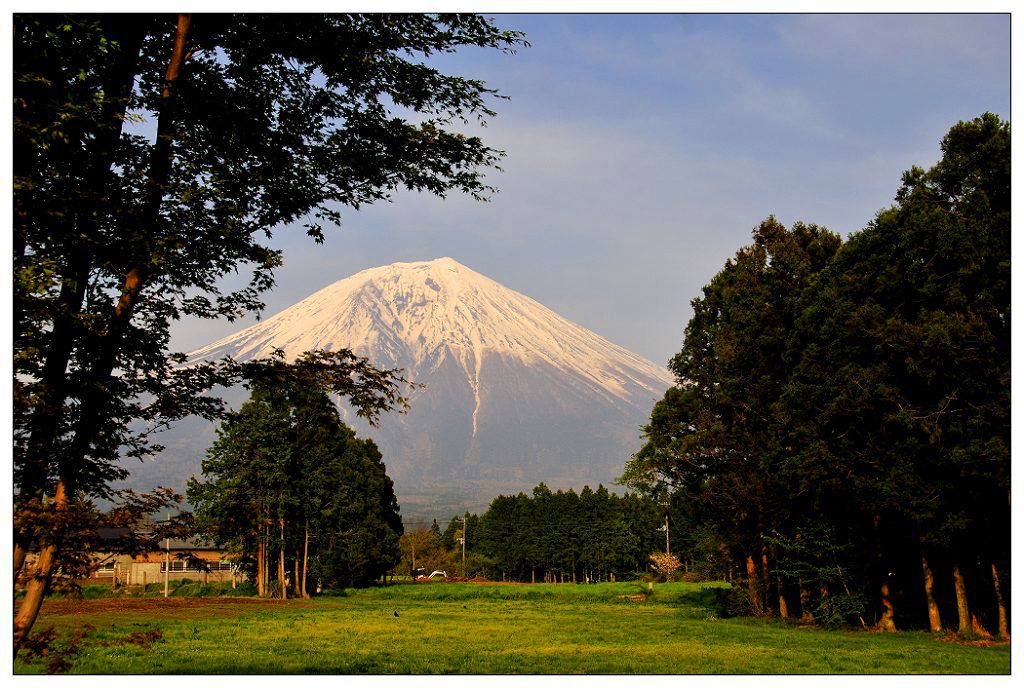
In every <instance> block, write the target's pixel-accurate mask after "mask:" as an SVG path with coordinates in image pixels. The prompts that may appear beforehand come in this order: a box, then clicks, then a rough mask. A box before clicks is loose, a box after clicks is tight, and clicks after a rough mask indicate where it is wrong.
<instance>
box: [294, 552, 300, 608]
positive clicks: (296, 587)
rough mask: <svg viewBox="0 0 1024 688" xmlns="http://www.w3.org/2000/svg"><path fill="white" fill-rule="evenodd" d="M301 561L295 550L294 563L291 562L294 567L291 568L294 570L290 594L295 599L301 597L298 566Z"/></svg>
mask: <svg viewBox="0 0 1024 688" xmlns="http://www.w3.org/2000/svg"><path fill="white" fill-rule="evenodd" d="M301 559H302V556H301V555H300V554H299V552H298V550H296V551H295V561H294V562H293V564H294V566H293V567H292V568H293V569H294V571H292V579H293V580H292V594H294V595H295V596H296V597H302V583H301V580H300V576H299V564H300V560H301Z"/></svg>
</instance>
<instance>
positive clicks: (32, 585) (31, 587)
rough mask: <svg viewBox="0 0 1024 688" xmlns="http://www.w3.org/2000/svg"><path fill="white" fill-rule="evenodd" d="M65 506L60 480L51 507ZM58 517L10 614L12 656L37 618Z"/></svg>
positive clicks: (61, 509) (49, 570)
mask: <svg viewBox="0 0 1024 688" xmlns="http://www.w3.org/2000/svg"><path fill="white" fill-rule="evenodd" d="M67 506H68V494H67V491H66V488H65V485H64V481H60V482H58V483H57V489H56V492H55V494H54V499H53V508H54V511H55V512H56V513H57V514H62V513H63V512H64V511H65V510H66V509H67ZM59 519H60V516H58V523H57V524H55V528H54V530H55V531H56V532H55V533H54V536H53V539H51V540H50V541H49V542H48V543H47V544H46V546H44V547H43V549H42V551H41V552H40V553H39V559H38V560H37V561H36V564H35V567H34V570H33V572H32V575H31V576H30V577H29V579H28V582H27V583H26V584H25V598H24V599H23V600H22V601H21V606H20V607H18V611H17V613H16V614H15V615H14V654H15V655H17V653H18V648H20V647H21V644H22V642H24V640H25V638H27V637H28V634H29V633H30V632H31V631H32V626H33V624H35V622H36V619H37V618H38V617H39V609H40V607H42V606H43V598H44V597H45V596H46V590H47V588H49V586H50V579H51V578H52V577H53V571H54V568H55V566H56V564H57V555H58V552H59V548H58V543H59V538H60V533H61V531H62V530H63V528H62V526H61V524H60V523H59Z"/></svg>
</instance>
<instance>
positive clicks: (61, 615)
mask: <svg viewBox="0 0 1024 688" xmlns="http://www.w3.org/2000/svg"><path fill="white" fill-rule="evenodd" d="M713 587H714V585H713V584H696V583H672V584H655V586H654V591H653V593H651V594H650V595H647V594H646V585H644V584H640V583H610V584H598V585H558V586H554V585H539V584H538V585H503V584H473V583H423V584H415V585H397V586H392V587H387V588H375V589H369V590H358V591H352V590H350V591H348V593H347V594H346V595H344V596H337V597H321V598H318V599H314V600H289V601H274V600H258V599H254V598H216V597H202V598H200V597H172V598H170V599H167V600H164V599H163V598H151V597H145V598H124V597H122V598H107V599H86V600H80V601H76V600H51V601H48V602H47V603H46V604H45V605H44V606H43V611H42V615H41V617H40V619H39V621H38V623H37V624H36V629H37V630H43V629H46V628H48V627H51V626H52V627H53V628H54V629H55V630H56V631H57V637H58V639H60V638H68V637H70V636H71V634H72V633H73V632H74V631H75V630H76V629H82V628H86V629H87V633H86V635H85V638H84V639H83V640H82V641H81V642H80V643H79V644H78V645H77V646H76V649H77V653H76V654H74V655H71V656H69V660H70V662H71V664H70V668H69V669H68V670H69V671H71V672H73V673H76V672H77V673H150V672H153V673H174V672H184V673H204V672H210V673H219V672H226V673H290V672H303V673H307V672H308V673H317V672H322V673H384V674H387V673H481V674H486V673H652V674H662V673H972V674H973V673H1008V672H1009V668H1010V649H1009V646H1008V645H1005V644H987V645H978V644H976V645H971V644H963V643H958V642H953V641H951V640H949V639H940V638H938V637H935V636H933V635H932V634H930V633H926V632H903V633H897V634H881V633H872V632H866V631H862V630H822V629H814V628H800V627H796V626H794V625H792V624H789V623H786V622H783V621H779V620H774V621H772V620H763V619H720V618H717V617H716V616H715V613H714V611H713V610H714V607H715V605H714V599H715V591H714V589H713ZM87 625H88V626H87ZM61 646H62V645H61V641H60V640H58V642H57V644H56V647H57V648H58V649H59V648H60V647H61ZM64 667H65V668H66V667H67V665H64ZM15 670H16V671H17V672H18V673H35V672H42V671H45V658H42V659H40V658H36V659H35V660H34V661H32V662H31V663H25V662H24V661H23V660H19V661H18V662H17V663H16V666H15Z"/></svg>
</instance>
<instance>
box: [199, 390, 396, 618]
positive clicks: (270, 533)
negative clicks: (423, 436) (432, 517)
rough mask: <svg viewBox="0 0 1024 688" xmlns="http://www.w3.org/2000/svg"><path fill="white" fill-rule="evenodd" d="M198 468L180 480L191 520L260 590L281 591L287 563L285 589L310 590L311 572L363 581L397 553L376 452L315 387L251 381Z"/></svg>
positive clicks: (390, 498)
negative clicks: (230, 554) (198, 475)
mask: <svg viewBox="0 0 1024 688" xmlns="http://www.w3.org/2000/svg"><path fill="white" fill-rule="evenodd" d="M202 468H203V477H204V479H203V480H197V479H195V478H193V479H192V480H191V481H190V482H189V485H188V499H189V501H190V502H191V503H192V504H193V505H194V506H195V510H196V511H195V516H196V524H197V527H198V529H199V531H200V532H201V533H202V534H203V535H205V536H207V537H209V538H210V539H212V540H213V541H214V542H215V543H217V544H218V545H220V546H224V547H227V548H228V549H229V550H231V551H232V552H234V553H235V554H236V555H237V556H238V558H239V561H240V562H241V563H242V565H243V566H244V567H245V568H247V569H248V570H249V572H250V574H251V577H252V578H253V580H254V581H255V584H256V589H257V592H258V594H259V595H261V596H263V595H269V594H272V593H276V594H277V595H279V596H280V597H281V598H285V597H287V596H288V578H289V575H288V574H289V572H290V574H291V588H292V594H293V595H294V596H297V597H309V592H310V590H309V588H310V580H311V579H312V580H315V581H316V582H317V584H318V586H322V587H344V586H348V585H360V584H365V583H368V582H370V581H372V580H374V579H376V578H377V577H378V576H380V575H381V574H382V573H384V572H385V571H387V570H388V569H389V568H391V567H392V566H394V564H395V563H396V562H397V560H398V540H399V536H400V535H401V534H402V523H401V519H400V517H399V513H398V502H397V500H396V498H395V493H394V488H393V484H392V481H391V479H390V478H389V477H388V476H387V474H386V473H385V468H384V464H383V462H382V460H381V454H380V452H379V451H378V450H377V447H376V445H375V444H374V443H373V442H372V441H371V440H367V439H360V438H358V437H356V436H355V434H354V433H353V432H352V430H351V429H350V428H348V427H347V426H346V425H345V424H344V423H343V422H342V421H341V418H340V417H339V415H338V409H337V407H336V405H335V404H334V403H333V402H332V401H331V399H330V398H329V397H328V395H327V394H325V393H324V392H323V391H321V390H317V389H315V388H310V387H308V386H282V385H274V386H273V387H271V386H269V385H259V384H257V385H254V387H253V393H252V397H251V399H250V400H249V401H248V402H246V403H245V404H243V405H242V407H241V408H240V409H239V410H238V411H237V412H236V413H233V414H231V415H230V416H229V417H228V418H227V419H226V420H225V422H224V423H223V424H222V425H221V427H220V429H219V430H218V437H217V440H216V441H215V442H214V444H213V445H212V446H211V447H210V449H209V450H208V452H207V458H206V459H205V460H204V461H203V465H202ZM275 569H276V572H275V571H274V570H275ZM275 576H276V581H273V578H274V577H275ZM275 588H276V589H275Z"/></svg>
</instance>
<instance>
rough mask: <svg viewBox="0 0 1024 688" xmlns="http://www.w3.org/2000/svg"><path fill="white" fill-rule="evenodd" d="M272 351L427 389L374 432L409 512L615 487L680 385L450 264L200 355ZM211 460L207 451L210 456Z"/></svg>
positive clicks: (382, 278) (323, 300)
mask: <svg viewBox="0 0 1024 688" xmlns="http://www.w3.org/2000/svg"><path fill="white" fill-rule="evenodd" d="M275 348H278V349H282V350H283V351H284V352H285V355H286V356H287V357H289V358H291V357H294V356H297V355H299V354H301V353H302V352H304V351H307V350H310V349H328V350H337V349H342V348H348V349H352V350H353V351H354V352H355V353H357V354H359V355H362V356H366V357H367V358H369V359H370V361H371V362H372V363H373V364H375V365H377V366H378V367H385V368H402V369H404V370H405V375H406V377H407V378H408V379H410V380H412V381H414V382H419V383H423V384H424V385H425V387H424V388H421V389H416V390H413V391H412V392H411V394H410V401H411V405H412V406H411V409H410V411H409V412H408V413H407V414H404V415H398V414H389V415H386V416H385V417H384V418H383V419H382V422H381V427H380V428H377V429H372V428H368V427H366V426H365V425H363V424H362V423H361V422H360V421H358V419H355V418H354V415H353V414H347V418H346V420H348V421H349V422H350V423H351V424H352V425H354V426H356V428H357V431H358V432H360V434H365V435H369V436H371V437H373V438H374V439H375V440H376V441H377V442H378V444H379V445H380V446H381V450H382V452H383V454H384V458H385V462H386V463H387V466H388V473H389V474H390V475H391V476H392V477H393V478H394V479H395V482H396V489H397V491H398V494H399V497H400V499H403V503H405V502H406V501H407V500H408V498H409V496H412V495H420V496H421V497H422V499H429V497H425V496H424V495H430V494H431V493H440V492H443V493H446V494H448V495H458V494H460V493H465V494H466V495H467V496H468V495H479V497H481V498H488V499H489V498H490V497H493V496H495V495H497V494H498V492H499V491H506V492H507V491H509V490H519V489H529V488H530V487H532V486H534V485H536V484H537V483H538V482H540V481H542V480H543V481H546V482H548V484H549V485H552V486H555V487H557V486H565V487H569V486H577V487H578V486H580V485H581V484H582V483H584V482H589V483H590V484H592V485H596V484H597V483H598V482H604V483H606V484H607V483H608V482H610V481H611V480H612V479H613V478H614V477H615V476H616V475H618V474H619V473H620V472H621V470H622V466H623V464H624V463H625V461H626V460H627V459H628V458H629V456H630V454H632V453H633V452H634V451H636V450H637V449H638V448H639V446H640V440H639V426H640V425H641V424H642V423H643V422H644V421H645V419H646V418H648V416H649V414H650V409H651V406H652V405H653V403H654V401H655V400H656V399H658V398H660V397H661V396H662V394H663V393H664V392H665V390H666V389H667V388H668V387H669V386H670V385H671V384H672V376H671V375H670V373H669V372H668V371H667V370H665V369H664V368H662V367H660V366H658V365H655V364H654V363H651V362H650V361H648V360H646V359H644V358H643V357H641V356H638V355H636V354H634V353H632V352H630V351H628V350H626V349H624V348H622V347H621V346H618V345H616V344H613V343H611V342H609V341H608V340H606V339H604V338H603V337H600V336H599V335H597V334H595V333H593V332H591V331H589V330H587V329H586V328H583V327H581V326H579V325H577V324H575V323H573V322H570V321H569V320H566V319H565V318H563V317H561V316H559V315H558V314H556V313H554V312H553V311H551V310H550V309H548V308H545V307H544V306H542V305H541V304H539V303H537V302H536V301H534V300H533V299H530V298H528V297H526V296H524V295H522V294H520V293H518V292H515V291H513V290H511V289H508V288H506V287H504V286H502V285H501V284H498V283H497V282H495V281H494V280H491V279H489V278H487V277H485V276H483V275H481V274H479V273H477V272H474V271H473V270H471V269H469V268H467V267H466V266H464V265H461V264H460V263H458V262H456V261H455V260H452V259H451V258H438V259H437V260H432V261H426V262H416V263H395V264H393V265H388V266H385V267H380V268H373V269H370V270H364V271H362V272H359V273H357V274H355V275H353V276H351V277H348V278H345V279H343V280H340V281H338V282H335V283H334V284H331V285H329V286H327V287H325V288H324V289H321V290H320V291H318V292H316V293H315V294H313V295H311V296H309V297H307V298H305V299H303V300H302V301H300V302H298V303H296V304H295V305H293V306H291V307H289V308H286V309H285V310H283V311H281V312H280V313H278V314H276V315H274V316H273V317H270V318H268V319H267V320H265V321H263V322H260V323H257V324H255V325H253V326H251V327H248V328H246V329H244V330H242V331H241V332H238V333H237V334H234V335H231V336H229V337H225V338H223V339H220V340H218V341H216V342H213V343H212V344H210V345H208V346H205V347H203V348H201V349H198V350H196V351H194V352H192V353H191V354H190V358H191V359H192V360H204V359H214V358H221V357H225V356H232V357H234V358H235V359H236V360H249V359H252V358H258V357H263V356H267V355H269V354H270V353H271V351H272V350H273V349H275ZM204 448H205V447H204Z"/></svg>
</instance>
